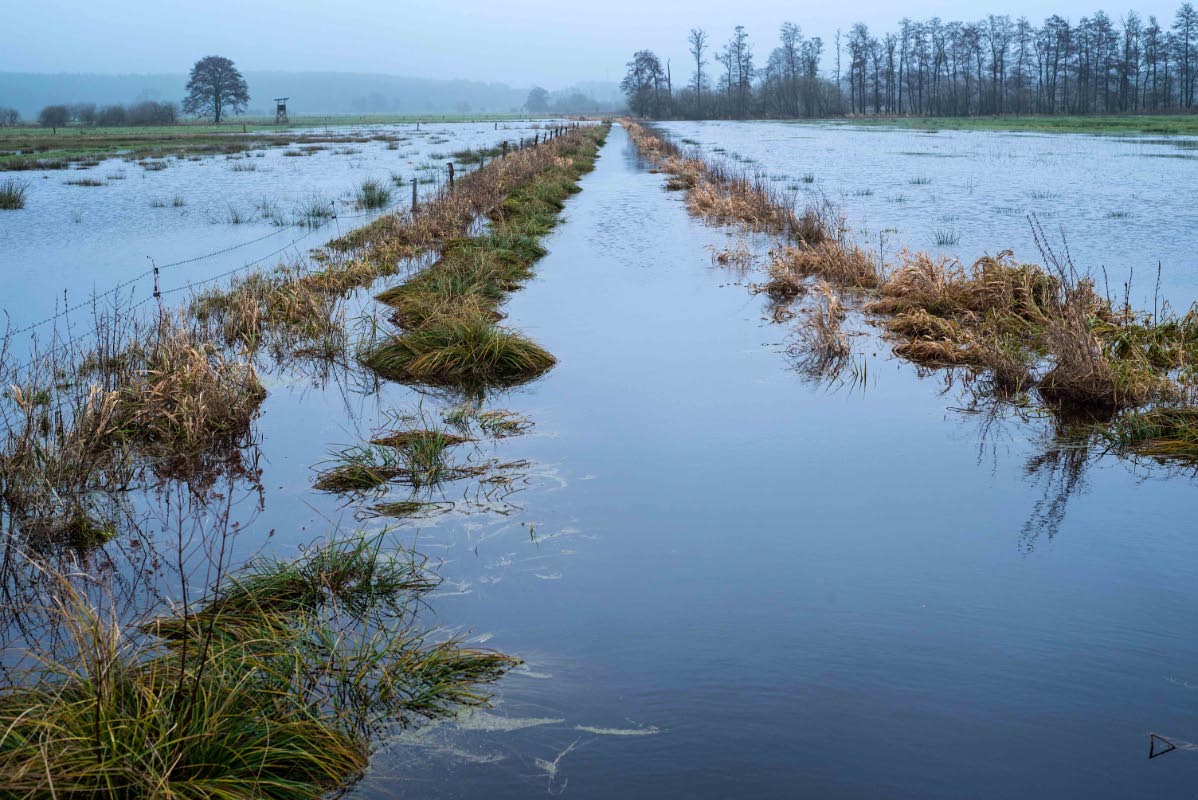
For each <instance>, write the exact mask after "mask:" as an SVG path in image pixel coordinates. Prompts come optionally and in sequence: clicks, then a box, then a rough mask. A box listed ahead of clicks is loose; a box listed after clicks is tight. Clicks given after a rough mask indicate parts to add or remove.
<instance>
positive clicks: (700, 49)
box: [686, 28, 707, 117]
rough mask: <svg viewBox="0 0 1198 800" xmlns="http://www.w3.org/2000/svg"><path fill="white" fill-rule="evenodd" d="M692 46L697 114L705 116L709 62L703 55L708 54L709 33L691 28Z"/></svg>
mask: <svg viewBox="0 0 1198 800" xmlns="http://www.w3.org/2000/svg"><path fill="white" fill-rule="evenodd" d="M686 41H687V43H688V44H690V51H691V58H693V59H695V112H696V114H697V115H698V116H699V117H702V116H703V65H704V64H706V63H707V60H706V59H705V58H703V54H704V53H706V52H707V31H705V30H703V29H702V28H691V32H690V34H689V35H688V36H687V37H686Z"/></svg>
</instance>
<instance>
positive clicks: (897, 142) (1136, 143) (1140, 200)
mask: <svg viewBox="0 0 1198 800" xmlns="http://www.w3.org/2000/svg"><path fill="white" fill-rule="evenodd" d="M660 127H661V129H662V130H664V131H666V132H668V133H669V134H670V135H671V136H673V137H674V138H675V139H676V140H677V141H679V142H681V143H682V144H684V145H686V144H692V143H693V146H695V147H698V148H699V149H700V150H701V151H702V153H703V154H704V155H705V156H707V157H715V158H720V159H723V160H725V161H727V162H728V163H729V164H731V165H733V166H734V167H735V166H739V167H743V168H745V169H747V170H750V171H753V172H761V173H762V174H764V175H766V176H767V177H768V179H769V180H770V181H771V182H772V183H774V184H775V185H777V186H778V187H780V188H782V189H784V190H785V191H788V192H791V193H793V194H794V195H795V197H796V202H797V203H798V204H800V205H802V204H805V203H807V202H810V200H811V199H812V198H818V197H822V196H826V197H828V198H830V199H831V200H832V201H834V202H835V203H836V204H837V205H839V206H840V207H841V208H843V209H844V211H845V213H846V214H847V219H848V222H849V225H850V226H851V228H852V232H853V234H854V236H856V237H857V238H858V239H860V240H861V242H862V243H863V244H864V245H865V246H866V247H867V248H868V249H869V250H871V251H872V252H874V253H882V254H884V255H885V257H886V258H887V259H891V258H893V257H894V255H895V254H896V253H897V252H898V251H899V250H900V249H902V248H904V247H906V248H911V249H913V250H926V251H929V252H932V253H936V254H943V255H951V256H956V257H959V258H960V259H961V260H962V261H965V262H972V261H973V260H974V259H977V258H979V257H981V256H982V255H985V254H990V255H996V254H997V253H999V252H1001V251H1003V250H1012V251H1014V253H1015V256H1016V258H1018V259H1019V260H1021V261H1032V262H1036V263H1043V259H1042V258H1041V255H1040V252H1039V248H1038V247H1037V245H1036V242H1035V239H1034V236H1033V233H1032V226H1031V225H1030V224H1029V221H1028V217H1029V215H1033V216H1034V217H1035V218H1036V219H1037V220H1038V221H1039V223H1040V225H1041V226H1042V227H1043V230H1044V233H1045V234H1046V237H1047V239H1048V241H1049V244H1050V245H1052V246H1053V247H1054V248H1057V249H1059V250H1063V249H1064V247H1065V246H1067V248H1068V251H1069V252H1070V253H1071V254H1072V257H1073V261H1074V263H1075V264H1076V265H1077V267H1078V268H1079V269H1081V270H1092V271H1093V272H1094V274H1095V275H1096V276H1097V277H1098V280H1099V282H1100V283H1102V282H1103V281H1104V278H1103V271H1104V270H1105V276H1106V277H1105V282H1107V283H1109V285H1110V288H1111V293H1112V295H1115V296H1118V297H1120V298H1122V297H1123V292H1124V286H1123V285H1124V283H1125V282H1126V281H1128V280H1129V279H1130V280H1131V281H1132V298H1133V304H1134V305H1136V306H1138V307H1141V308H1145V307H1146V308H1149V309H1151V308H1152V305H1153V302H1152V301H1153V296H1154V294H1155V292H1156V284H1157V265H1158V264H1159V265H1160V268H1161V281H1160V294H1161V298H1162V299H1168V300H1169V301H1170V302H1172V303H1173V304H1174V305H1175V306H1178V307H1180V308H1182V309H1184V308H1186V307H1188V306H1189V304H1190V303H1191V302H1193V300H1194V298H1195V297H1198V257H1196V256H1195V254H1194V249H1193V247H1192V246H1191V243H1190V241H1189V240H1188V238H1187V237H1186V236H1184V235H1183V234H1182V231H1187V230H1191V229H1193V228H1194V226H1195V225H1198V209H1195V207H1194V204H1193V203H1191V202H1190V201H1189V199H1188V197H1187V195H1186V193H1185V192H1178V191H1177V190H1176V187H1177V186H1179V185H1189V184H1191V183H1193V182H1194V181H1195V180H1198V139H1195V138H1194V137H1186V136H1174V137H1165V138H1153V137H1115V136H1085V135H1068V136H1056V135H1052V134H1028V133H1007V132H999V131H970V132H961V131H939V132H914V131H909V130H897V129H886V128H878V127H869V128H863V127H854V126H852V125H850V124H843V123H822V124H821V123H787V122H742V123H736V122H670V123H662V124H661V126H660ZM1178 182H1181V183H1178ZM1063 243H1064V244H1063Z"/></svg>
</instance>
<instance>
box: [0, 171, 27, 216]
mask: <svg viewBox="0 0 1198 800" xmlns="http://www.w3.org/2000/svg"><path fill="white" fill-rule="evenodd" d="M27 191H29V184H27V183H25V182H24V181H18V180H16V179H14V178H7V179H5V180H3V181H0V211H17V210H19V209H22V208H24V207H25V193H26V192H27Z"/></svg>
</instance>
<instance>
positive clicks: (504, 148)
mask: <svg viewBox="0 0 1198 800" xmlns="http://www.w3.org/2000/svg"><path fill="white" fill-rule="evenodd" d="M503 157H504V158H507V139H504V140H503Z"/></svg>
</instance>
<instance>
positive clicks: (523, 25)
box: [0, 0, 1180, 89]
mask: <svg viewBox="0 0 1198 800" xmlns="http://www.w3.org/2000/svg"><path fill="white" fill-rule="evenodd" d="M1179 4H1180V0H1176V2H1174V0H1144V2H1140V3H1138V4H1136V5H1135V6H1134V9H1135V10H1136V11H1137V12H1139V13H1140V14H1141V15H1142V16H1144V17H1147V16H1148V15H1149V14H1156V15H1157V16H1158V17H1159V18H1160V20H1161V22H1162V23H1163V24H1164V23H1166V22H1167V21H1171V20H1172V17H1173V13H1174V11H1175V10H1176V8H1177V6H1178V5H1179ZM6 5H7V6H8V8H7V9H5V11H4V17H5V27H6V28H7V32H6V35H5V36H4V45H3V47H2V48H0V71H22V72H106V73H128V72H182V71H185V70H186V69H187V68H188V66H190V64H191V63H192V62H193V61H194V60H195V59H196V58H198V57H200V56H204V55H208V54H211V53H219V54H221V55H226V56H228V57H230V58H232V59H233V60H234V61H235V62H236V63H237V64H238V66H240V67H241V68H243V69H247V70H268V69H281V70H331V71H338V72H385V73H391V74H397V75H411V76H418V77H430V78H469V79H475V80H489V81H504V82H508V83H511V84H514V85H529V84H531V83H541V84H542V85H544V86H546V87H548V88H551V89H553V88H560V87H563V86H566V85H569V84H571V83H574V82H576V81H584V80H618V79H619V78H620V76H621V74H622V72H623V64H624V62H625V61H627V60H628V57H629V55H630V54H631V53H632V51H633V50H636V49H639V48H642V47H648V48H650V49H654V50H656V51H657V52H658V53H659V54H660V55H662V57H663V58H671V59H673V62H674V64H675V65H677V66H676V70H677V72H676V75H678V76H680V77H681V79H683V80H685V78H686V76H688V75H689V74H690V69H689V66H688V65H687V63H686V62H687V56H686V45H685V37H686V32H687V30H688V29H689V28H691V27H692V26H701V27H704V28H706V29H707V30H708V32H709V33H710V34H711V37H712V40H713V42H715V43H721V42H723V41H724V40H725V39H726V38H727V36H728V34H729V33H730V31H731V29H732V27H733V26H734V25H736V24H743V25H745V26H746V28H747V29H748V31H749V34H750V36H751V38H752V41H753V43H754V46H755V52H757V53H758V54H760V56H762V57H763V56H764V55H765V54H766V53H768V51H769V49H770V48H772V47H773V45H774V40H775V38H776V33H777V29H778V26H779V25H780V24H781V23H782V22H783V21H787V20H790V21H793V22H796V23H798V24H799V25H800V26H801V27H802V29H803V32H804V34H806V35H819V36H823V37H824V39H825V40H826V41H827V42H828V45H829V47H830V46H831V39H832V35H833V33H834V31H835V30H836V28H837V27H840V28H844V29H847V28H848V27H849V26H850V25H851V24H852V23H853V22H855V21H857V20H862V21H864V22H866V23H867V24H869V25H870V27H871V28H877V29H879V31H884V30H889V29H892V28H893V27H895V24H896V22H897V20H898V19H899V18H901V17H903V16H910V17H912V18H919V19H923V18H927V17H931V16H933V15H939V16H940V17H942V18H944V19H978V18H981V17H983V16H984V15H985V14H986V13H988V12H993V13H1006V14H1010V15H1011V16H1012V17H1017V16H1019V15H1027V16H1028V17H1030V18H1031V19H1032V20H1033V21H1035V22H1039V21H1040V20H1042V19H1043V17H1044V16H1045V15H1046V14H1049V13H1054V12H1055V13H1060V14H1062V15H1063V16H1069V17H1071V18H1072V19H1074V20H1076V19H1077V18H1079V17H1081V16H1083V15H1086V14H1089V13H1092V12H1093V11H1094V10H1095V9H1096V8H1102V6H1101V5H1099V4H1098V3H1095V2H1091V0H1049V2H1048V3H1042V2H1034V0H993V2H989V0H988V1H987V2H984V3H980V2H976V1H975V2H960V1H959V0H912V2H910V3H898V4H892V3H887V2H882V1H881V0H843V1H842V2H835V3H818V4H798V3H791V2H768V1H767V2H761V1H760V0H758V2H752V3H736V2H728V0H694V2H686V3H653V2H646V0H606V2H602V3H571V2H569V1H568V0H498V1H496V0H486V1H484V0H399V1H398V2H384V1H383V0H342V1H341V2H328V0H320V1H317V0H253V1H252V2H230V1H229V0H158V2H146V1H145V0H90V2H89V1H88V0H34V1H32V2H30V1H26V2H20V0H6ZM1128 8H1129V6H1118V7H1111V6H1107V7H1105V8H1103V10H1104V11H1106V12H1107V13H1108V14H1109V15H1111V16H1112V17H1120V16H1122V15H1123V14H1124V13H1126V11H1127V10H1128Z"/></svg>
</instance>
